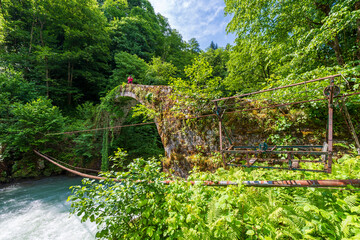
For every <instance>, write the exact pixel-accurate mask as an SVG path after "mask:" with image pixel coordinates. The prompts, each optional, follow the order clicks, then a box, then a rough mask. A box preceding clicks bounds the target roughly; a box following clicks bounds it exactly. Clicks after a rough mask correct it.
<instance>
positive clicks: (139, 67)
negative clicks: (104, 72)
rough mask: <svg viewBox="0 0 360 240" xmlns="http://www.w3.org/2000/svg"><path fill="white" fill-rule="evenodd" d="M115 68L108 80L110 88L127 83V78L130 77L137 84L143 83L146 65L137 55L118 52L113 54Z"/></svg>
mask: <svg viewBox="0 0 360 240" xmlns="http://www.w3.org/2000/svg"><path fill="white" fill-rule="evenodd" d="M115 63H116V68H115V69H114V71H113V75H112V76H111V80H110V88H111V89H112V88H114V87H116V86H117V85H119V84H121V83H124V82H127V78H128V76H129V75H131V76H132V77H133V78H134V81H135V82H137V83H143V82H144V80H145V74H146V70H147V68H148V65H147V64H146V62H145V61H144V60H143V59H141V58H139V57H138V56H137V55H132V54H129V53H127V52H119V53H117V54H115Z"/></svg>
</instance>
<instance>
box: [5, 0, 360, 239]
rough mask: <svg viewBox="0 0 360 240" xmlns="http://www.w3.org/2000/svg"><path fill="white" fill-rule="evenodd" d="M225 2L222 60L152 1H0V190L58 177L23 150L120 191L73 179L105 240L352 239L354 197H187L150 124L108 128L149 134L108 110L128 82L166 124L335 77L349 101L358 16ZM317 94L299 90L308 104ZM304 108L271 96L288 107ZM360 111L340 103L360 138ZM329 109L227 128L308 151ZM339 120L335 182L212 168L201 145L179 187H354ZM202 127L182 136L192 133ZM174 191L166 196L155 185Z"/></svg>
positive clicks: (354, 157) (356, 9)
mask: <svg viewBox="0 0 360 240" xmlns="http://www.w3.org/2000/svg"><path fill="white" fill-rule="evenodd" d="M224 2H225V14H226V15H228V16H231V21H230V22H229V23H228V25H227V29H226V30H227V32H229V33H235V34H236V40H235V43H234V45H230V44H228V45H227V46H224V47H219V46H218V45H217V44H216V43H215V42H213V41H212V42H211V44H210V45H209V46H208V47H207V48H206V49H201V48H200V45H199V42H198V41H197V40H196V39H195V38H191V39H190V40H184V39H183V37H182V35H181V34H180V33H179V32H178V31H177V30H176V29H173V28H172V27H171V26H170V24H169V22H168V20H167V19H166V18H165V17H164V16H162V15H161V14H160V13H156V12H155V10H154V8H153V6H152V5H151V3H150V2H149V1H148V0H66V1H64V0H1V1H0V182H10V181H13V180H15V179H23V178H37V177H45V176H53V175H58V174H65V173H64V172H63V171H62V170H61V169H59V168H58V167H56V166H54V165H52V164H51V163H49V162H47V161H44V160H42V159H39V157H38V156H36V155H35V154H34V152H33V150H38V151H40V152H43V153H45V154H48V155H50V156H56V158H58V159H60V160H61V161H64V162H66V163H68V164H71V165H74V166H77V167H85V168H91V169H98V170H101V171H102V172H101V175H102V176H105V177H109V178H117V179H125V180H124V182H122V183H121V184H120V183H115V182H113V181H111V180H106V181H100V182H98V181H93V180H89V179H84V180H83V186H74V187H73V195H71V196H70V197H69V201H71V203H72V212H73V213H74V214H77V215H79V216H81V217H82V220H83V221H86V220H90V221H92V222H96V224H97V225H98V230H99V231H98V233H97V235H96V237H98V238H100V239H359V238H360V217H359V216H360V195H359V192H358V190H356V189H354V188H353V187H348V188H346V189H343V190H338V189H309V188H296V189H295V188H291V189H287V188H277V189H268V188H262V189H260V188H248V187H245V186H243V185H238V186H229V187H224V188H216V187H204V186H202V185H201V184H199V185H195V186H192V185H190V184H187V183H186V182H183V181H181V178H178V177H177V176H178V175H177V174H176V169H175V170H174V167H173V166H174V164H180V165H181V161H183V159H184V157H181V156H178V155H176V154H174V155H171V156H165V150H164V142H162V137H161V136H159V133H158V129H157V127H156V126H155V125H141V126H133V127H127V128H121V129H117V128H112V127H114V126H119V125H133V124H140V123H146V122H150V121H153V120H154V118H155V117H157V116H158V115H157V114H159V113H156V112H154V111H153V110H151V109H148V108H146V107H145V106H144V105H143V104H140V103H139V102H137V101H134V100H133V99H130V98H121V99H120V100H118V99H115V95H116V94H115V93H116V91H119V87H126V85H128V84H127V78H128V76H129V75H131V76H132V77H133V78H134V85H148V86H169V87H171V88H172V90H173V95H172V98H171V99H172V100H173V101H174V102H175V104H174V106H173V108H172V109H171V114H172V115H174V116H178V115H181V114H182V113H183V112H186V113H188V114H189V116H190V115H191V116H196V115H198V114H208V113H209V112H211V108H212V106H211V107H207V106H208V105H209V104H210V102H211V101H212V100H214V99H219V98H223V97H230V96H234V95H239V94H245V93H250V92H253V91H259V90H264V89H269V88H274V87H280V86H284V85H289V84H294V83H299V82H303V81H308V80H311V79H316V78H321V77H325V76H329V75H335V74H341V77H340V78H339V79H341V80H339V81H340V82H341V83H340V88H341V89H342V90H343V89H346V90H348V91H351V92H356V91H358V90H359V86H360V1H357V0H341V1H338V0H301V1H296V0H284V1H275V0H270V1H262V0H260V1H253V0H242V1H237V0H224ZM319 87H323V86H322V85H315V86H312V85H311V86H310V85H309V88H307V89H306V91H307V92H310V93H314V94H315V93H318V88H319ZM319 94H322V90H321V92H319ZM300 95H301V94H300V93H299V92H286V91H283V92H280V93H279V94H278V95H276V96H274V95H271V96H270V95H267V97H272V99H273V100H274V101H276V100H278V101H282V102H288V101H292V100H294V99H295V98H297V97H301V96H300ZM257 100H258V99H254V101H257ZM359 103H360V98H359V97H358V95H356V96H355V95H354V96H353V97H349V98H348V99H347V102H346V105H347V108H348V109H349V112H350V115H351V116H352V120H353V123H354V126H355V130H356V133H360V116H359V115H358V113H359V109H360V108H359ZM204 106H205V107H204ZM326 107H327V106H325V107H324V104H323V103H320V102H316V103H313V104H303V105H301V106H299V107H297V108H295V109H294V110H289V109H285V110H283V112H286V114H285V113H281V114H276V113H272V112H271V111H265V112H261V111H259V112H258V113H254V112H250V113H249V114H248V115H246V116H244V115H237V117H238V118H240V117H242V118H244V119H250V120H249V122H255V124H258V123H259V125H263V126H262V127H263V128H264V129H265V130H264V132H266V133H270V135H269V138H268V139H267V140H268V141H269V142H271V143H272V144H275V145H281V144H291V143H296V141H297V138H296V137H293V136H291V131H293V130H294V129H295V128H300V127H303V126H304V125H306V126H308V127H309V129H310V130H309V129H307V131H308V132H310V131H311V134H310V135H313V136H312V139H314V143H315V142H316V141H317V142H316V143H318V142H320V140H319V139H320V138H321V137H322V136H323V135H324V131H326V129H325V126H322V128H320V127H319V123H323V122H324V121H325V122H326V119H327V115H326V114H327V113H326ZM263 115H264V116H268V117H269V116H271V118H272V120H264V119H263ZM229 119H230V120H229ZM229 119H228V120H229V121H233V119H231V118H230V117H229ZM335 119H337V122H336V123H335V125H334V129H335V131H336V132H337V133H336V136H337V137H338V138H339V139H341V141H339V142H336V143H335V146H336V148H335V152H336V153H334V155H335V158H334V159H335V160H334V167H333V171H332V173H331V174H325V173H314V172H292V171H276V170H261V169H243V168H235V167H234V168H233V167H231V168H223V166H222V164H221V160H220V158H221V156H220V154H219V152H218V151H214V152H210V150H209V149H211V146H210V147H209V149H207V148H205V147H204V146H196V149H197V150H198V151H197V152H193V153H191V156H190V157H188V159H187V161H192V162H190V165H191V168H192V169H191V171H188V172H187V176H186V177H187V179H188V180H227V181H244V180H288V179H360V163H359V160H360V157H359V155H358V154H357V152H356V147H355V146H354V145H353V140H352V138H351V134H350V133H349V130H348V129H347V127H346V125H345V122H344V119H342V117H341V115H335ZM208 121H209V120H199V121H197V122H196V121H195V120H193V121H190V120H189V121H186V122H184V123H183V124H185V125H186V124H188V125H189V126H193V125H198V126H200V127H199V129H201V127H202V126H205V125H207V124H208V123H209V122H208ZM260 122H261V124H260ZM181 126H182V125H181ZM89 129H101V130H97V131H87V130H89ZM77 131H84V132H80V133H75V132H77ZM179 131H181V129H179ZM72 132H73V133H72ZM64 133H69V134H64ZM70 133H72V134H70ZM307 134H308V133H307ZM210 144H213V143H209V145H210ZM189 159H190V160H189ZM179 162H180V163H179ZM169 177H170V178H172V179H175V180H176V181H177V184H170V185H166V186H165V185H163V184H161V183H159V181H161V180H163V179H166V178H169ZM136 180H141V181H140V182H139V181H136Z"/></svg>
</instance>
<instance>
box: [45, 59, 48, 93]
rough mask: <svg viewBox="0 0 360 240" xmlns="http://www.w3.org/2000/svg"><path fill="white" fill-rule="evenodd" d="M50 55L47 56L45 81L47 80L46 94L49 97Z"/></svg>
mask: <svg viewBox="0 0 360 240" xmlns="http://www.w3.org/2000/svg"><path fill="white" fill-rule="evenodd" d="M48 66H49V65H48V57H47V56H45V81H46V96H47V97H49V67H48Z"/></svg>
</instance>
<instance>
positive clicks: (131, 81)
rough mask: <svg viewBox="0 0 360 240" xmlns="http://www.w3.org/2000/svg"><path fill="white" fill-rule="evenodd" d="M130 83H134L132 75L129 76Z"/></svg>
mask: <svg viewBox="0 0 360 240" xmlns="http://www.w3.org/2000/svg"><path fill="white" fill-rule="evenodd" d="M128 83H133V78H132V77H131V75H129V77H128Z"/></svg>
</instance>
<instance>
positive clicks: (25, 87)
mask: <svg viewBox="0 0 360 240" xmlns="http://www.w3.org/2000/svg"><path fill="white" fill-rule="evenodd" d="M0 89H1V92H0V118H6V117H8V116H9V115H8V114H9V110H10V109H11V108H12V104H14V103H16V102H20V103H26V102H29V101H31V100H33V99H34V98H36V97H37V96H38V94H37V92H36V89H35V85H34V84H33V83H29V82H27V81H25V80H24V78H23V76H22V74H21V73H20V72H17V71H15V70H14V69H13V68H12V67H9V68H5V69H3V70H0Z"/></svg>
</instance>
